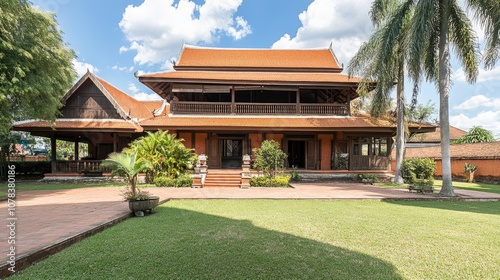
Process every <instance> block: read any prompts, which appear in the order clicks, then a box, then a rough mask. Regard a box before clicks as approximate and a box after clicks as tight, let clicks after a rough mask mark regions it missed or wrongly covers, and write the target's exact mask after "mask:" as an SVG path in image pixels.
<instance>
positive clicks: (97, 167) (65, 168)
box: [56, 159, 105, 173]
mask: <svg viewBox="0 0 500 280" xmlns="http://www.w3.org/2000/svg"><path fill="white" fill-rule="evenodd" d="M101 163H102V160H88V159H86V160H58V161H56V172H68V173H79V172H84V171H105V170H102V169H101Z"/></svg>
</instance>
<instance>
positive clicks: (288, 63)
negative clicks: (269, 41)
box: [174, 45, 342, 73]
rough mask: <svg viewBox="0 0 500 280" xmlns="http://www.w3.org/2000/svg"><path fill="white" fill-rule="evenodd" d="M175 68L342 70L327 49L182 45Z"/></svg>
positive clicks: (331, 52) (212, 69)
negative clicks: (232, 47)
mask: <svg viewBox="0 0 500 280" xmlns="http://www.w3.org/2000/svg"><path fill="white" fill-rule="evenodd" d="M174 69H176V70H204V69H210V70H211V71H214V70H217V69H218V70H224V71H232V70H238V69H239V70H242V69H244V70H245V71H248V70H252V69H253V70H256V69H257V70H259V71H294V72H297V71H321V72H336V73H340V72H342V67H341V66H340V65H339V63H338V62H337V59H336V57H335V55H334V53H333V51H332V50H331V49H300V50H289V49H286V50H285V49H283V50H278V49H228V48H206V47H196V46H189V45H184V46H183V47H182V50H181V54H180V57H179V59H178V61H177V62H176V64H175V65H174Z"/></svg>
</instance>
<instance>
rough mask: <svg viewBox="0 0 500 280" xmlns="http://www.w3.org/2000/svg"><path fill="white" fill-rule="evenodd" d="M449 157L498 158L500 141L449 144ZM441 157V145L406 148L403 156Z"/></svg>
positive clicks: (499, 155) (499, 156)
mask: <svg viewBox="0 0 500 280" xmlns="http://www.w3.org/2000/svg"><path fill="white" fill-rule="evenodd" d="M450 156H451V158H500V141H497V142H489V143H475V144H456V145H450ZM424 157H428V158H441V146H440V145H438V146H431V147H422V148H407V149H406V152H405V158H424Z"/></svg>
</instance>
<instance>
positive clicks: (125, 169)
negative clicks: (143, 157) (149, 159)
mask: <svg viewBox="0 0 500 280" xmlns="http://www.w3.org/2000/svg"><path fill="white" fill-rule="evenodd" d="M136 158H137V152H134V153H129V151H128V150H126V151H123V152H121V153H112V154H110V155H109V156H108V158H107V159H105V160H104V161H103V162H102V165H103V166H104V167H109V168H110V169H111V170H113V172H112V173H111V175H112V176H118V177H122V178H123V179H125V181H126V182H127V183H128V184H129V187H130V192H127V194H126V197H125V199H127V200H139V198H138V196H139V195H141V192H140V190H138V189H136V184H137V175H139V173H141V172H144V171H145V170H146V168H147V164H146V163H145V162H144V161H139V160H136ZM124 196H125V195H124Z"/></svg>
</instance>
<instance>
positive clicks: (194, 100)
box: [139, 46, 361, 116]
mask: <svg viewBox="0 0 500 280" xmlns="http://www.w3.org/2000/svg"><path fill="white" fill-rule="evenodd" d="M341 72H342V67H341V66H340V64H339V62H338V61H337V59H336V57H335V54H334V53H333V51H332V50H331V49H330V48H329V49H307V50H273V49H219V48H200V47H192V46H184V47H183V49H182V51H181V54H180V56H179V59H178V60H177V61H176V62H175V63H174V70H172V71H168V72H163V73H156V74H147V75H143V76H140V77H139V80H140V81H141V82H142V83H144V84H145V85H146V86H148V87H149V88H151V89H152V90H153V91H155V92H156V93H157V94H159V95H160V96H162V97H163V98H164V99H165V100H167V101H168V102H169V103H170V105H171V108H170V113H171V114H174V115H175V114H195V115H198V114H208V115H214V114H221V115H224V114H232V115H318V116H321V115H329V116H332V115H337V116H349V115H350V102H351V100H353V99H355V98H357V97H358V92H357V89H358V86H359V83H360V82H361V80H360V79H359V78H350V77H348V76H347V75H345V74H342V73H341Z"/></svg>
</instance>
